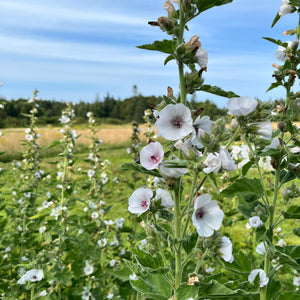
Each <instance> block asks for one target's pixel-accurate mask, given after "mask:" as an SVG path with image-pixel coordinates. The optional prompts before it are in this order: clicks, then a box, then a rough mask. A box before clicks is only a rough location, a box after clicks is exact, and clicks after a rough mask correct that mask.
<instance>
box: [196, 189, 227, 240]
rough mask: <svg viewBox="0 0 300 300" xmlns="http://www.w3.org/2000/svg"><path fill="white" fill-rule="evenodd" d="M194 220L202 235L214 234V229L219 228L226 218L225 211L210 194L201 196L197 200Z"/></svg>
mask: <svg viewBox="0 0 300 300" xmlns="http://www.w3.org/2000/svg"><path fill="white" fill-rule="evenodd" d="M194 210H195V211H194V213H193V215H192V221H193V224H194V226H195V227H196V230H197V232H198V234H199V235H200V236H204V237H209V236H212V235H213V233H214V230H219V229H220V227H221V224H222V221H223V218H224V213H223V211H222V210H221V209H220V207H219V206H218V204H217V201H211V197H210V195H208V194H205V195H203V196H199V197H197V198H196V200H195V204H194Z"/></svg>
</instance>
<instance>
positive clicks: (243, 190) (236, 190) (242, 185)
mask: <svg viewBox="0 0 300 300" xmlns="http://www.w3.org/2000/svg"><path fill="white" fill-rule="evenodd" d="M263 192H264V189H263V186H262V184H261V182H260V180H258V179H256V178H253V179H249V178H246V177H243V178H241V179H238V180H236V181H235V182H234V183H233V184H232V185H230V186H229V187H227V188H226V189H224V190H223V191H222V192H221V195H222V196H225V197H232V196H235V195H237V194H248V195H251V196H255V197H253V198H252V199H253V201H254V200H255V198H256V199H258V198H260V197H261V196H262V195H263ZM249 197H250V196H249Z"/></svg>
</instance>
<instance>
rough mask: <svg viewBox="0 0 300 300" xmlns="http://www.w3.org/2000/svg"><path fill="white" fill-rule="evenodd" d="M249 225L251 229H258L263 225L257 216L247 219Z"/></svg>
mask: <svg viewBox="0 0 300 300" xmlns="http://www.w3.org/2000/svg"><path fill="white" fill-rule="evenodd" d="M249 225H250V226H251V227H252V228H258V227H260V226H262V225H264V223H263V221H262V220H261V219H260V217H258V216H255V217H252V218H250V219H249Z"/></svg>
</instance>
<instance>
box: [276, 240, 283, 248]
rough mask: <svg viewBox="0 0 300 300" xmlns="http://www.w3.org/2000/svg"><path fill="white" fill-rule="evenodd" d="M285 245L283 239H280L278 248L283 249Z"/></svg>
mask: <svg viewBox="0 0 300 300" xmlns="http://www.w3.org/2000/svg"><path fill="white" fill-rule="evenodd" d="M283 245H284V241H283V239H280V240H279V241H278V243H277V245H276V246H279V247H283Z"/></svg>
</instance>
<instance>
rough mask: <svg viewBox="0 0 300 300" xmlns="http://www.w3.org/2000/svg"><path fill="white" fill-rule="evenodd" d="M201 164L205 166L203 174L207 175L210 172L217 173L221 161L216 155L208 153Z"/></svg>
mask: <svg viewBox="0 0 300 300" xmlns="http://www.w3.org/2000/svg"><path fill="white" fill-rule="evenodd" d="M203 164H204V165H205V166H206V168H204V169H203V172H204V173H206V174H209V173H211V172H218V171H219V170H220V168H221V166H222V161H221V159H220V157H219V156H218V155H215V154H213V153H209V154H208V155H207V158H206V159H205V161H204V162H203Z"/></svg>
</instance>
